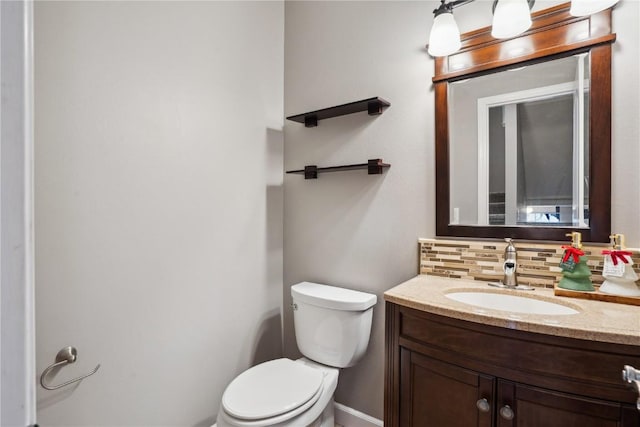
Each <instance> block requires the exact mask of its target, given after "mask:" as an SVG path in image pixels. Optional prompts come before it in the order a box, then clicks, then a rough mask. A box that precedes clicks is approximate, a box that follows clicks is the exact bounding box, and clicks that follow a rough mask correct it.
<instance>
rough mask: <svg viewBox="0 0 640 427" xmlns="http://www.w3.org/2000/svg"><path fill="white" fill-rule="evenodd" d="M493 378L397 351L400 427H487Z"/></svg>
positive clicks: (490, 422)
mask: <svg viewBox="0 0 640 427" xmlns="http://www.w3.org/2000/svg"><path fill="white" fill-rule="evenodd" d="M494 384H495V379H494V378H493V377H489V376H484V375H481V374H479V373H477V372H474V371H470V370H468V369H464V368H461V367H459V366H455V365H450V364H448V363H444V362H440V361H438V360H435V359H431V358H429V357H426V356H423V355H421V354H419V353H416V352H412V351H410V350H406V349H404V348H402V349H401V350H400V396H401V397H400V425H401V426H402V427H411V426H415V427H445V426H446V427H475V426H478V427H491V425H492V418H493V414H494V406H495V405H494V402H493V395H494Z"/></svg>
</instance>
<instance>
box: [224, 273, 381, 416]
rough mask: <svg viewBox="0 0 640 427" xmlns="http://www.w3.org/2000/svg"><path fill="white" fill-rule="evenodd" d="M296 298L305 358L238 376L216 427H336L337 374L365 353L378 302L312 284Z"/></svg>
mask: <svg viewBox="0 0 640 427" xmlns="http://www.w3.org/2000/svg"><path fill="white" fill-rule="evenodd" d="M291 296H292V297H293V324H294V327H295V333H296V341H297V343H298V348H299V349H300V352H301V353H302V354H303V355H304V356H306V357H303V358H301V359H298V360H295V361H294V360H291V359H286V358H283V359H276V360H270V361H268V362H264V363H261V364H259V365H256V366H254V367H252V368H250V369H248V370H246V371H244V372H243V373H241V374H240V375H238V376H237V377H236V378H235V379H234V380H233V381H232V382H231V383H230V384H229V385H228V386H227V388H226V389H225V391H224V394H223V396H222V402H221V403H220V412H219V413H218V419H217V422H216V426H217V427H266V426H268V427H307V426H312V427H333V426H334V421H333V393H334V391H335V389H336V385H337V384H338V373H339V369H338V368H346V367H349V366H353V365H354V364H356V362H357V361H358V360H359V359H360V358H361V357H362V355H363V354H364V352H365V351H366V349H367V345H368V344H369V335H370V333H371V318H372V314H373V306H374V304H375V303H376V296H375V295H373V294H368V293H364V292H358V291H353V290H349V289H343V288H338V287H334V286H327V285H320V284H317V283H310V282H302V283H298V284H297V285H293V286H292V287H291ZM214 427H215V426H214Z"/></svg>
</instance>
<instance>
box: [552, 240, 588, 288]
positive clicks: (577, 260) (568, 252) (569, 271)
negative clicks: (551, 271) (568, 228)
mask: <svg viewBox="0 0 640 427" xmlns="http://www.w3.org/2000/svg"><path fill="white" fill-rule="evenodd" d="M566 236H568V237H571V246H562V248H563V249H564V254H563V256H562V261H561V262H560V268H561V269H562V279H560V283H558V287H559V288H563V289H569V290H572V291H582V292H593V291H595V288H594V287H593V283H591V278H590V277H591V270H589V267H588V266H587V257H586V256H585V255H584V252H583V251H582V234H580V233H579V232H577V231H574V232H573V233H569V234H567V235H566Z"/></svg>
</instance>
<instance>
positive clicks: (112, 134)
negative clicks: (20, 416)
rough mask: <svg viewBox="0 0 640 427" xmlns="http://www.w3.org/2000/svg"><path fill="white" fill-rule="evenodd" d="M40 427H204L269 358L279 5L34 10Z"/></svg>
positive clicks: (276, 263)
mask: <svg viewBox="0 0 640 427" xmlns="http://www.w3.org/2000/svg"><path fill="white" fill-rule="evenodd" d="M35 14H36V16H35V18H36V22H35V37H36V46H35V49H36V78H35V82H36V88H35V91H36V110H35V113H36V128H35V131H36V147H35V149H36V153H35V161H36V177H35V186H36V200H35V201H36V264H37V265H36V288H37V289H36V294H37V295H36V299H37V365H38V372H41V371H42V370H43V369H44V368H45V367H46V366H47V365H48V364H50V363H52V362H53V358H54V356H55V354H56V352H57V351H58V350H59V349H60V348H62V347H63V346H66V345H75V346H76V347H78V350H79V359H78V362H77V363H76V364H75V365H74V366H70V367H67V368H65V369H64V370H63V371H62V372H60V374H59V375H58V376H57V377H56V378H55V379H52V380H51V382H54V383H55V382H59V381H62V380H64V379H66V378H69V377H72V376H74V375H78V374H81V373H83V372H84V371H88V370H90V369H91V368H93V367H94V366H95V364H96V363H101V364H102V367H101V368H100V370H99V371H98V373H97V374H96V375H94V376H92V377H91V378H87V379H86V380H84V381H83V382H82V383H81V384H80V385H79V386H78V387H77V388H76V387H67V388H65V389H62V390H60V391H56V392H49V391H44V390H43V389H41V388H39V393H38V409H39V413H38V416H39V418H38V422H39V423H40V424H41V425H47V426H54V425H64V426H71V425H79V426H88V425H92V426H98V425H109V426H124V425H127V426H133V425H136V426H160V425H163V426H170V425H172V426H199V425H203V426H204V425H207V426H208V425H210V424H211V423H212V421H213V419H214V417H215V414H216V413H217V411H218V404H219V401H220V397H221V394H222V391H223V390H224V387H225V386H226V384H227V383H228V382H229V381H230V380H231V379H232V378H233V377H234V376H235V375H237V374H238V373H239V372H240V371H242V370H244V369H246V368H247V367H248V366H250V365H252V364H253V363H255V362H258V361H262V360H265V359H268V358H272V357H278V356H280V355H281V353H282V348H281V323H280V305H281V302H282V299H281V293H282V149H283V147H282V144H283V141H282V133H281V127H282V120H283V119H282V117H283V100H282V93H283V61H284V59H283V37H284V36H283V30H284V22H283V19H284V6H283V3H282V2H162V1H158V2H110V1H109V2H38V3H37V4H36V10H35Z"/></svg>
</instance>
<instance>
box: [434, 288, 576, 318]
mask: <svg viewBox="0 0 640 427" xmlns="http://www.w3.org/2000/svg"><path fill="white" fill-rule="evenodd" d="M445 296H446V297H447V298H450V299H452V300H454V301H458V302H463V303H465V304H470V305H475V306H476V307H482V308H489V309H492V310H501V311H510V312H513V313H525V314H543V315H555V316H562V315H568V314H577V313H578V311H577V310H574V309H573V308H571V307H568V306H566V305H562V304H556V303H554V302H550V301H544V300H540V299H537V298H529V297H523V296H520V295H509V294H503V293H494V292H474V291H459V292H455V291H454V292H450V293H447V294H445Z"/></svg>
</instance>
